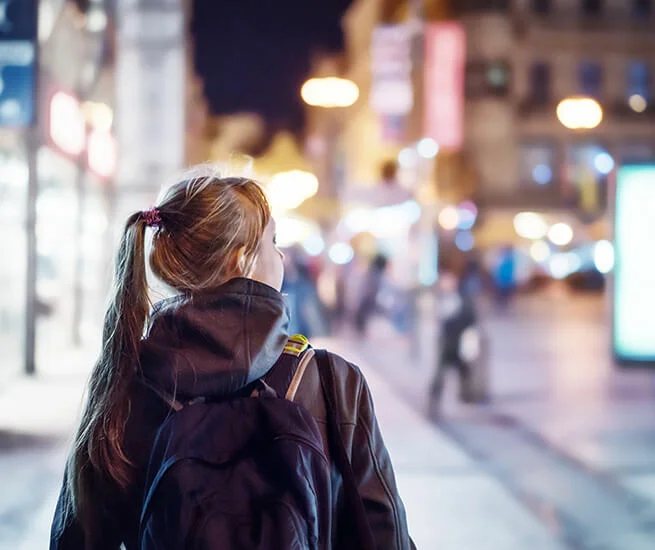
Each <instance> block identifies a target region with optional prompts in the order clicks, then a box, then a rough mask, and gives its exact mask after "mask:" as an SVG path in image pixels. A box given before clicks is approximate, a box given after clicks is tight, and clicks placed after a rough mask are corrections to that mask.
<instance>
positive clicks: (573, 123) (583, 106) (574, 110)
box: [557, 97, 603, 130]
mask: <svg viewBox="0 0 655 550" xmlns="http://www.w3.org/2000/svg"><path fill="white" fill-rule="evenodd" d="M557 118H558V119H559V121H560V122H561V123H562V124H563V125H564V126H566V127H567V128H569V129H570V130H591V129H593V128H596V126H598V125H599V124H600V123H601V122H602V121H603V109H602V108H601V106H600V104H599V103H598V102H597V101H596V100H595V99H592V98H590V97H569V98H567V99H563V100H562V101H560V103H559V105H558V106H557Z"/></svg>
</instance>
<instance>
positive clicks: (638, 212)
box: [613, 163, 655, 362]
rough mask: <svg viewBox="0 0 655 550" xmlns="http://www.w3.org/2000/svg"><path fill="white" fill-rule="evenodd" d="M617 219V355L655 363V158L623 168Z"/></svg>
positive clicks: (617, 203) (633, 360)
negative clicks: (652, 160)
mask: <svg viewBox="0 0 655 550" xmlns="http://www.w3.org/2000/svg"><path fill="white" fill-rule="evenodd" d="M614 223H615V246H614V255H615V267H614V272H615V276H614V312H613V313H614V318H613V321H614V322H613V325H614V330H613V347H614V354H615V356H616V357H617V359H619V360H620V361H625V362H655V337H653V327H655V254H654V253H653V251H652V248H653V241H654V240H655V163H651V164H633V165H624V166H622V167H621V168H620V169H619V171H618V177H617V184H616V212H615V222H614Z"/></svg>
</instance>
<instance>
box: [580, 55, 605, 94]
mask: <svg viewBox="0 0 655 550" xmlns="http://www.w3.org/2000/svg"><path fill="white" fill-rule="evenodd" d="M578 70H579V73H578V79H579V83H580V92H581V93H582V94H584V95H587V96H590V97H596V98H597V97H598V96H599V95H600V92H601V89H602V87H603V68H602V67H601V66H600V63H595V62H590V61H584V62H582V63H580V66H579V69H578Z"/></svg>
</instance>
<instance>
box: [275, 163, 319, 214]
mask: <svg viewBox="0 0 655 550" xmlns="http://www.w3.org/2000/svg"><path fill="white" fill-rule="evenodd" d="M317 192H318V179H317V178H316V176H315V175H314V174H312V173H311V172H305V171H303V170H290V171H288V172H279V173H277V174H275V176H273V179H272V180H271V183H270V184H269V185H268V188H267V194H268V200H269V202H270V204H271V207H272V209H273V210H274V211H275V212H286V211H288V210H293V209H295V208H298V207H299V206H300V205H301V204H302V203H303V202H305V201H306V200H307V199H309V198H311V197H313V196H314V195H316V193H317Z"/></svg>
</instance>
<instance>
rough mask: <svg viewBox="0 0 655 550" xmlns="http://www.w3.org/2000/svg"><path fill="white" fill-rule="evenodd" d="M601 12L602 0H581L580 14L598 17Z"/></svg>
mask: <svg viewBox="0 0 655 550" xmlns="http://www.w3.org/2000/svg"><path fill="white" fill-rule="evenodd" d="M602 11H603V0H582V13H584V14H585V15H600V14H601V13H602Z"/></svg>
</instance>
